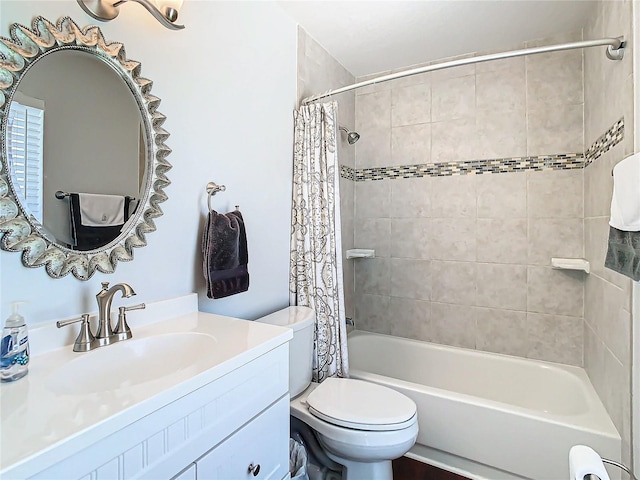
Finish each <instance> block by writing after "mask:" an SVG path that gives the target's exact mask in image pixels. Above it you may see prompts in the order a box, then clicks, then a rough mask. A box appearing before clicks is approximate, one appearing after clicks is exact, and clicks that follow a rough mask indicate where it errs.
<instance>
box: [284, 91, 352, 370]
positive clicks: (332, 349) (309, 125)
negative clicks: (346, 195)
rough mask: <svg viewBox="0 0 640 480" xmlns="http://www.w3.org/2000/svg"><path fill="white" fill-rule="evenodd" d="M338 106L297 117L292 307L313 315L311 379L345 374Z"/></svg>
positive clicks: (308, 108) (310, 109)
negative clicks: (310, 309) (314, 323)
mask: <svg viewBox="0 0 640 480" xmlns="http://www.w3.org/2000/svg"><path fill="white" fill-rule="evenodd" d="M337 110H338V106H337V104H336V102H330V103H322V104H319V103H318V104H311V105H303V106H301V107H300V108H299V109H298V110H297V111H296V112H295V113H294V118H295V136H294V141H295V143H294V163H293V205H292V211H291V272H290V279H289V290H290V294H289V300H290V302H289V303H290V304H291V305H302V306H307V307H311V308H313V309H314V310H315V312H316V329H315V338H314V348H313V353H314V357H313V380H314V381H316V382H321V381H323V380H324V379H325V378H327V377H331V376H336V375H337V376H339V377H347V376H348V375H349V361H348V357H347V331H346V325H345V311H344V289H343V286H342V240H341V233H340V232H341V230H340V193H339V184H340V167H339V165H338V156H337V150H336V139H337V131H338V128H337V127H338V125H337V123H336V115H337Z"/></svg>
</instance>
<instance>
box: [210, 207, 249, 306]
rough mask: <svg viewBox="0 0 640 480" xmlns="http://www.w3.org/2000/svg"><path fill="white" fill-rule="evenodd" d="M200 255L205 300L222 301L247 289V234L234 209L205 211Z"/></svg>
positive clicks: (238, 213)
mask: <svg viewBox="0 0 640 480" xmlns="http://www.w3.org/2000/svg"><path fill="white" fill-rule="evenodd" d="M202 253H203V257H204V258H203V270H204V277H205V279H206V280H207V297H209V298H223V297H228V296H229V295H235V294H236V293H241V292H246V291H247V290H248V289H249V272H248V270H247V264H248V263H249V254H248V251H247V233H246V230H245V227H244V220H243V218H242V214H241V213H240V212H239V211H238V210H234V211H233V212H229V213H226V214H222V213H217V212H215V211H213V210H212V211H210V212H209V215H208V218H207V223H206V225H205V229H204V235H203V237H202Z"/></svg>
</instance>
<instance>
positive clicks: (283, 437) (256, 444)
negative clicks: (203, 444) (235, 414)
mask: <svg viewBox="0 0 640 480" xmlns="http://www.w3.org/2000/svg"><path fill="white" fill-rule="evenodd" d="M288 416H289V399H288V397H283V398H281V399H280V400H279V401H278V402H277V403H276V404H275V405H273V406H272V407H271V408H269V409H268V410H266V411H264V412H263V413H261V414H260V415H259V416H258V417H257V418H256V419H254V420H253V421H252V422H251V423H249V424H247V425H246V426H244V427H243V428H242V429H241V430H240V431H238V432H236V433H235V434H233V435H232V436H231V437H230V438H229V439H228V440H226V441H225V442H224V443H223V444H222V445H220V446H218V447H216V448H214V449H213V450H212V451H211V452H209V453H207V454H206V455H204V456H203V457H201V458H200V459H199V460H197V461H196V479H197V480H213V479H245V478H246V479H250V478H255V479H257V480H281V479H282V478H284V476H285V475H286V474H287V473H288V472H289V422H288V421H286V422H283V421H282V418H283V417H288ZM283 459H284V460H285V461H284V462H283V461H282V460H283Z"/></svg>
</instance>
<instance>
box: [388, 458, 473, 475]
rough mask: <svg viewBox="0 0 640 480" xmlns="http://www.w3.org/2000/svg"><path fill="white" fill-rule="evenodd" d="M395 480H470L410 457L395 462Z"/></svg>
mask: <svg viewBox="0 0 640 480" xmlns="http://www.w3.org/2000/svg"><path fill="white" fill-rule="evenodd" d="M393 480H469V479H468V478H467V477H462V476H460V475H457V474H455V473H451V472H447V471H446V470H442V469H440V468H437V467H434V466H432V465H427V464H426V463H422V462H418V461H417V460H413V459H411V458H408V457H400V458H398V459H396V460H394V461H393Z"/></svg>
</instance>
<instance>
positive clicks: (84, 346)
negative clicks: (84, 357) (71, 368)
mask: <svg viewBox="0 0 640 480" xmlns="http://www.w3.org/2000/svg"><path fill="white" fill-rule="evenodd" d="M78 322H82V324H81V325H80V332H79V333H78V336H77V337H76V341H75V342H74V344H73V351H74V352H88V351H89V350H92V349H93V348H95V347H96V345H95V344H94V342H95V339H96V338H95V337H94V336H93V333H91V325H90V324H89V314H88V313H85V314H84V315H82V316H80V317H78V318H72V319H70V320H61V321H58V322H56V326H57V327H58V328H62V327H66V326H67V325H71V324H73V323H78Z"/></svg>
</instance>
